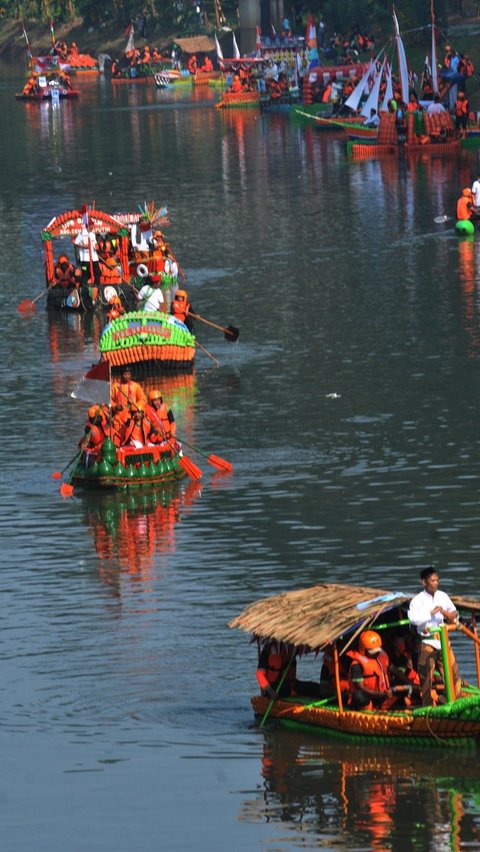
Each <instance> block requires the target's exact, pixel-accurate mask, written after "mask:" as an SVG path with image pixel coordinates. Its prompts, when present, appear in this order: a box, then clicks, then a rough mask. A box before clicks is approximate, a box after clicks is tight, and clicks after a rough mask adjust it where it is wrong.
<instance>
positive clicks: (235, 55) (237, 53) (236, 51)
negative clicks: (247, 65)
mask: <svg viewBox="0 0 480 852" xmlns="http://www.w3.org/2000/svg"><path fill="white" fill-rule="evenodd" d="M232 35H233V58H234V59H240V51H239V49H238V44H237V39H236V38H235V33H232Z"/></svg>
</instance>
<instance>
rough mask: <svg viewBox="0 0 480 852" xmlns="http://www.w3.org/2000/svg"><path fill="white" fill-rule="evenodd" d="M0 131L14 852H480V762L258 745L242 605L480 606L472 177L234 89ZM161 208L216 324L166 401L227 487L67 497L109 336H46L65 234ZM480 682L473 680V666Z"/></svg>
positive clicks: (5, 626) (109, 100)
mask: <svg viewBox="0 0 480 852" xmlns="http://www.w3.org/2000/svg"><path fill="white" fill-rule="evenodd" d="M14 73H15V72H14V70H12V69H11V68H7V69H3V73H2V77H1V79H0V103H1V112H2V124H3V140H4V141H3V145H2V157H1V161H0V172H1V187H2V190H1V196H0V200H1V206H2V215H1V216H0V234H1V238H0V260H1V263H0V279H1V288H0V299H1V305H2V317H3V323H2V335H1V339H0V353H1V359H2V363H3V373H2V383H3V392H2V398H3V404H2V407H1V410H0V428H1V430H2V434H3V442H2V451H1V459H2V461H1V466H2V479H1V484H0V509H1V514H0V525H1V533H2V550H3V559H2V568H1V574H0V591H1V595H2V619H1V624H0V628H1V632H0V641H1V644H0V654H1V689H0V749H1V754H2V764H3V771H2V778H1V782H0V824H1V826H2V829H1V833H2V839H3V842H2V847H3V848H5V850H6V852H30V850H35V852H47V850H48V852H64V850H72V852H87V850H88V852H97V850H98V852H100V850H102V852H105V850H115V852H131V850H132V849H138V850H141V852H150V850H152V852H153V850H157V849H166V850H180V852H183V850H188V852H190V850H202V852H217V850H218V852H223V850H225V849H226V848H228V849H231V850H235V852H236V850H238V852H242V851H243V850H246V849H248V850H254V849H258V850H262V852H278V850H282V849H292V850H293V849H309V848H319V847H321V848H322V849H327V850H343V849H345V850H370V849H372V850H385V849H393V850H405V849H407V848H417V849H422V850H435V851H436V852H437V850H444V849H445V850H447V849H454V850H457V849H464V848H467V847H468V848H479V846H480V781H479V779H478V770H477V759H476V755H475V754H474V753H473V754H472V753H468V752H467V753H464V752H456V753H455V754H454V755H452V754H451V753H448V752H445V751H444V750H442V748H441V747H440V748H431V749H423V750H422V749H406V748H398V747H396V748H393V747H381V746H368V747H367V746H362V745H353V744H351V743H344V742H343V741H341V740H337V741H336V740H332V739H331V738H329V737H328V736H324V735H321V734H317V735H315V734H312V733H308V732H301V731H300V732H292V731H286V730H275V729H270V730H263V729H262V730H259V729H258V728H257V727H256V726H255V725H254V720H253V716H252V712H251V707H250V701H249V699H250V696H251V695H252V694H254V693H255V692H256V681H255V674H254V672H255V663H256V653H255V648H254V646H251V645H249V640H248V637H246V636H245V635H243V634H240V633H238V632H234V631H231V630H229V629H228V627H227V622H228V621H229V620H230V619H231V618H233V616H235V615H236V614H238V613H239V612H240V611H241V610H242V609H243V607H244V606H245V605H247V604H248V603H250V602H251V601H254V600H256V599H258V598H260V597H263V596H267V595H269V594H273V593H276V592H279V591H283V590H290V589H294V588H299V587H304V586H308V585H312V584H314V583H316V582H319V581H339V582H347V583H348V582H351V583H355V584H361V583H365V584H368V585H374V586H375V585H378V586H379V587H384V588H392V589H395V590H400V591H403V592H409V591H411V592H415V591H417V590H418V589H419V585H418V572H419V569H420V568H422V567H424V566H425V565H427V564H429V563H431V562H434V563H435V565H437V566H438V567H439V570H440V572H441V576H442V587H443V588H444V589H445V590H446V591H448V592H451V593H466V594H467V593H468V594H476V593H477V587H478V580H479V577H480V568H479V564H478V563H479V555H480V543H479V538H478V528H479V520H480V512H479V506H478V491H479V484H480V466H479V439H478V429H479V426H478V421H479V387H480V385H479V380H478V379H479V375H478V374H479V355H480V317H479V293H478V289H477V281H478V265H479V263H480V249H479V245H480V244H479V243H478V242H475V240H473V241H472V242H469V241H459V240H458V239H457V238H456V236H455V234H454V231H453V220H452V221H450V222H447V223H445V224H443V225H438V224H436V223H435V222H434V219H435V217H436V216H439V215H442V214H446V215H449V216H453V215H454V205H455V201H456V198H457V195H458V192H459V189H460V188H461V187H462V186H464V185H468V184H470V182H471V180H472V178H473V177H474V176H475V175H476V173H477V172H476V170H477V167H478V154H477V153H476V152H468V153H467V152H464V153H462V154H461V155H458V156H455V157H452V158H445V159H429V158H428V157H424V158H423V157H421V158H413V157H412V158H411V159H406V160H400V161H397V160H392V161H389V160H384V161H380V162H375V161H372V162H368V161H367V162H361V163H355V162H351V161H349V160H348V159H347V157H346V152H345V140H344V138H343V137H341V136H337V135H330V134H328V133H320V132H318V131H317V130H315V129H312V128H311V127H305V126H304V125H302V124H301V123H295V122H294V121H292V120H291V119H290V118H289V116H288V114H274V113H270V114H267V113H265V114H258V113H257V112H256V111H253V110H249V111H240V110H239V111H230V112H228V111H225V112H223V111H221V110H216V109H214V107H213V104H214V101H215V99H216V98H217V97H218V95H217V94H216V92H215V91H214V90H208V91H203V90H198V91H197V90H196V91H195V92H194V93H193V95H192V94H191V93H190V92H185V91H183V92H180V93H174V92H172V91H164V92H161V91H157V90H156V89H155V87H154V86H153V84H152V85H147V84H117V85H116V86H112V85H111V84H110V82H109V81H108V80H104V79H101V80H96V79H93V80H92V79H90V80H83V81H81V84H80V86H81V98H80V100H79V101H78V103H72V104H70V103H61V104H60V105H58V106H56V107H52V106H49V105H41V106H39V105H29V104H24V103H21V102H16V101H15V99H14V97H13V95H14V92H15V91H19V89H20V87H21V84H22V81H21V78H20V76H17V77H14ZM151 199H153V200H154V201H155V203H156V204H157V205H158V206H161V205H163V204H166V205H167V207H168V209H169V215H170V219H171V222H172V225H171V227H170V229H169V231H168V237H169V240H170V242H171V245H172V248H173V250H174V251H175V253H176V254H177V256H178V259H179V260H180V264H181V266H182V268H183V269H184V271H185V273H186V275H187V286H188V291H189V294H190V298H191V301H192V304H193V306H194V308H195V309H196V310H197V311H198V312H199V313H200V314H202V315H203V316H205V317H207V318H210V319H211V320H213V321H214V322H219V323H220V324H229V323H231V324H233V325H235V326H238V327H239V328H240V330H241V333H240V338H239V341H238V342H237V343H235V344H232V345H231V344H228V343H227V342H226V341H225V340H224V339H223V336H222V334H221V333H219V332H217V331H215V330H213V329H210V328H207V327H206V326H201V327H198V328H197V332H198V337H199V340H200V341H201V342H202V344H203V345H204V346H205V347H207V349H208V351H209V352H210V353H211V354H212V355H213V356H214V357H215V358H216V359H218V360H219V361H220V362H221V366H220V367H216V366H215V364H214V363H213V361H212V360H211V359H209V358H208V357H207V356H204V355H203V354H202V353H199V357H198V365H197V371H196V375H195V377H193V378H192V377H190V378H188V379H186V380H185V381H177V382H170V383H169V384H168V383H167V384H166V385H165V393H166V395H167V394H168V398H169V401H170V402H171V404H172V406H173V407H174V409H175V413H176V415H177V421H178V424H179V433H180V434H183V435H184V436H185V437H187V439H188V440H189V441H190V442H191V443H195V444H197V443H198V446H199V447H200V448H201V449H202V450H204V451H205V452H207V453H209V452H214V453H216V454H218V455H220V456H222V457H223V458H226V459H228V460H230V461H232V462H233V464H234V467H235V470H234V473H233V474H232V475H228V476H222V475H219V474H217V473H215V470H214V469H213V468H212V467H210V466H209V464H208V463H207V461H206V459H205V458H204V457H203V456H198V455H194V454H192V456H193V457H194V458H195V460H196V462H197V463H198V464H199V465H200V466H201V467H202V469H203V471H204V476H203V479H202V480H201V482H200V483H193V482H188V481H187V482H182V483H181V484H180V485H179V486H178V487H177V488H176V489H175V490H173V491H170V492H162V491H160V492H156V493H154V494H148V495H146V496H139V495H133V496H124V495H121V496H118V495H107V496H100V497H93V496H92V495H83V494H82V493H81V492H78V493H76V494H75V495H74V497H73V498H71V499H69V500H63V499H62V498H61V496H60V494H59V483H58V481H56V480H52V479H51V473H52V472H53V471H55V470H59V469H62V468H63V467H65V465H67V463H68V461H69V460H70V459H71V457H72V456H74V454H75V451H76V446H77V442H78V439H79V437H80V435H81V433H82V430H83V424H84V422H85V405H84V404H82V403H80V402H78V400H75V399H72V398H71V397H70V393H71V391H72V390H73V388H74V387H75V384H76V382H77V381H78V379H79V378H80V376H81V375H82V373H83V372H85V370H86V369H88V367H90V365H91V364H92V363H93V362H94V361H96V359H97V354H96V345H97V343H98V336H99V333H100V323H99V319H98V318H97V317H80V316H69V317H64V316H57V317H53V318H52V317H49V316H48V315H47V313H46V311H45V310H44V302H43V301H42V299H40V300H39V302H38V303H37V305H36V307H37V310H36V311H35V313H34V314H33V315H31V316H22V315H21V314H20V313H18V312H17V311H16V310H15V308H16V305H17V304H18V303H19V302H20V301H21V300H22V299H24V298H32V297H34V296H35V295H37V294H38V293H41V292H42V288H43V283H44V282H43V267H42V245H41V239H40V231H41V229H42V228H43V227H45V226H46V224H47V223H48V222H49V220H50V219H51V218H52V217H53V216H54V215H56V214H58V213H60V212H63V211H64V210H67V209H71V208H74V207H78V206H81V205H82V204H83V203H84V202H88V203H90V204H91V203H93V201H95V203H96V206H97V207H98V208H100V209H104V210H107V211H110V212H114V211H120V210H131V209H136V207H137V205H138V204H142V203H143V202H144V201H147V202H148V201H150V200H151ZM459 658H460V663H461V669H462V673H463V674H464V675H466V676H470V677H473V663H472V660H471V658H470V656H467V655H466V653H464V648H463V646H461V647H460V650H459Z"/></svg>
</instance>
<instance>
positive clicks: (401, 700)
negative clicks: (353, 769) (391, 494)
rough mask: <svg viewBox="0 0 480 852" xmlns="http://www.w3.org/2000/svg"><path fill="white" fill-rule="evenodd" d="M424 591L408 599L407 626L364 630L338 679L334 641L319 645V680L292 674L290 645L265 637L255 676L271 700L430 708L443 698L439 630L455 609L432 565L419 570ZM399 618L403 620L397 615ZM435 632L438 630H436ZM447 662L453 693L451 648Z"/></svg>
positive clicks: (344, 657) (343, 659)
mask: <svg viewBox="0 0 480 852" xmlns="http://www.w3.org/2000/svg"><path fill="white" fill-rule="evenodd" d="M420 580H421V583H422V585H423V590H422V591H421V592H420V593H419V594H417V595H415V596H414V597H413V598H412V600H411V601H410V605H409V608H408V613H407V617H408V622H409V626H403V625H401V626H397V627H395V626H392V627H391V628H388V630H385V632H384V633H383V637H384V638H383V639H382V636H381V635H380V632H378V631H377V630H374V629H367V630H364V631H362V632H361V633H360V635H359V637H358V641H357V642H355V643H352V645H351V646H350V647H349V648H348V650H346V651H345V652H344V653H342V652H340V657H339V659H338V678H339V682H338V684H337V682H336V678H337V674H336V665H335V659H334V652H333V646H332V645H329V646H327V647H326V649H325V650H324V654H323V661H322V667H321V673H320V678H319V680H318V681H302V680H299V679H297V667H296V653H295V649H294V648H293V646H292V645H285V644H283V643H280V642H268V643H267V644H266V645H265V646H264V647H263V649H262V651H261V653H260V656H259V661H258V667H257V672H256V676H257V681H258V683H259V685H260V688H261V691H262V694H263V695H265V696H266V697H268V698H270V699H271V700H274V701H276V700H277V699H278V698H283V697H288V696H308V697H314V698H328V697H334V696H337V695H338V689H339V690H340V693H341V695H342V699H343V701H344V703H345V704H346V705H347V706H348V707H350V709H352V710H374V709H376V710H390V709H402V708H405V707H408V706H415V705H417V706H420V705H422V706H424V707H429V706H432V705H435V704H438V703H444V702H445V701H446V693H445V672H444V667H443V665H444V664H443V657H442V653H441V643H440V639H439V634H438V630H439V629H440V627H441V626H442V625H443V624H450V625H453V624H455V623H456V621H457V619H458V612H457V610H456V608H455V606H454V604H453V603H452V601H451V600H450V598H449V597H448V595H447V594H446V593H445V592H443V591H441V590H440V589H439V574H438V572H437V570H436V569H435V568H434V567H433V566H429V567H428V568H424V569H423V570H422V571H421V573H420ZM400 620H402V619H400ZM436 631H437V632H436ZM450 653H451V659H450V667H451V673H452V681H453V682H452V688H453V693H454V696H455V698H458V697H459V696H460V693H461V679H460V675H459V671H458V666H457V663H456V660H455V658H454V656H453V652H451V651H450Z"/></svg>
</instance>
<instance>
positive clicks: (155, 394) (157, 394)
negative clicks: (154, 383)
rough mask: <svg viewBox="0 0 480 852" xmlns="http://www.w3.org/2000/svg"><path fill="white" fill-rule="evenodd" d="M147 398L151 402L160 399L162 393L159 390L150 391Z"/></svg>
mask: <svg viewBox="0 0 480 852" xmlns="http://www.w3.org/2000/svg"><path fill="white" fill-rule="evenodd" d="M148 398H149V400H150V402H153V400H154V399H162V392H161V391H159V390H151V391H149V392H148Z"/></svg>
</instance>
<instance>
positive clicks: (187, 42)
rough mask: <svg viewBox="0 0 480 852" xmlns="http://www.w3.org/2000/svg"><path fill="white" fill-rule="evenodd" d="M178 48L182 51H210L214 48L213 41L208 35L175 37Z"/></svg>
mask: <svg viewBox="0 0 480 852" xmlns="http://www.w3.org/2000/svg"><path fill="white" fill-rule="evenodd" d="M175 44H178V46H179V48H180V50H183V52H184V53H210V52H211V51H212V50H215V42H214V40H213V39H212V38H209V37H208V36H192V37H191V38H176V39H175Z"/></svg>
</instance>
